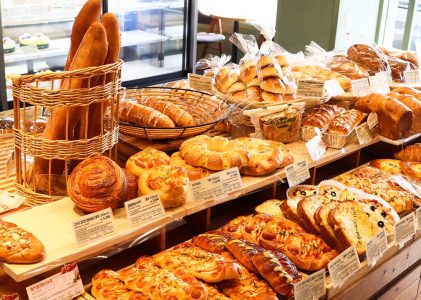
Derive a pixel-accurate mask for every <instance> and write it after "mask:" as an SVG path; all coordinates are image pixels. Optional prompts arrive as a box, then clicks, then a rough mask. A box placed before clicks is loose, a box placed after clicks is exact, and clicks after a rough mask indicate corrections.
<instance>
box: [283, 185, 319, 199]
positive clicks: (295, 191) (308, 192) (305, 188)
mask: <svg viewBox="0 0 421 300" xmlns="http://www.w3.org/2000/svg"><path fill="white" fill-rule="evenodd" d="M316 194H317V186H315V185H296V186H294V187H291V188H289V189H288V190H287V198H296V197H301V198H303V197H307V196H312V195H316Z"/></svg>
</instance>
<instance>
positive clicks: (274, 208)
mask: <svg viewBox="0 0 421 300" xmlns="http://www.w3.org/2000/svg"><path fill="white" fill-rule="evenodd" d="M282 202H283V200H278V199H270V200H266V201H265V202H263V203H262V204H259V205H258V206H256V208H255V209H254V211H255V212H256V213H257V214H267V215H272V216H276V217H280V218H285V216H284V214H283V213H282V210H281V204H282Z"/></svg>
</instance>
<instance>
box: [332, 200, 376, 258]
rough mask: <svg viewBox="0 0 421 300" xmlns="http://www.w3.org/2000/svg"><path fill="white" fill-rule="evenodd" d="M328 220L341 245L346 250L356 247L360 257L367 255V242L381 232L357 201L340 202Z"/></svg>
mask: <svg viewBox="0 0 421 300" xmlns="http://www.w3.org/2000/svg"><path fill="white" fill-rule="evenodd" d="M328 220H329V224H330V226H332V227H333V229H334V231H335V235H336V237H337V238H338V240H339V241H340V243H341V245H343V246H344V248H348V247H350V246H352V245H355V246H356V248H357V253H358V255H363V254H364V253H365V251H366V243H367V241H368V240H370V239H371V238H372V237H373V236H374V235H375V234H377V232H378V231H379V230H378V228H377V227H376V226H375V225H373V223H372V222H370V219H369V217H368V216H367V214H366V213H365V211H364V210H363V209H362V208H361V206H360V205H359V204H358V203H357V202H355V201H343V202H340V203H339V204H338V205H337V206H336V208H334V209H333V210H331V211H330V213H329V216H328Z"/></svg>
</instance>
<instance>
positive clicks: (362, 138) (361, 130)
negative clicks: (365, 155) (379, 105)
mask: <svg viewBox="0 0 421 300" xmlns="http://www.w3.org/2000/svg"><path fill="white" fill-rule="evenodd" d="M355 133H356V134H357V138H358V142H359V143H360V145H363V144H367V143H369V142H371V141H372V140H373V136H372V135H371V130H370V127H368V124H367V122H364V123H362V124H361V125H359V126H357V127H355Z"/></svg>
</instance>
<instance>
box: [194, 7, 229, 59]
mask: <svg viewBox="0 0 421 300" xmlns="http://www.w3.org/2000/svg"><path fill="white" fill-rule="evenodd" d="M204 20H208V22H206V23H209V27H208V31H207V32H198V33H197V44H198V45H203V49H202V54H201V57H205V55H206V53H207V51H208V49H215V50H219V55H222V47H223V41H224V40H225V36H224V35H223V34H222V24H221V19H219V18H215V17H208V16H205V15H203V14H201V13H200V12H199V23H205V22H204ZM212 44H218V45H217V46H211V45H212Z"/></svg>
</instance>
